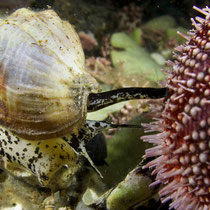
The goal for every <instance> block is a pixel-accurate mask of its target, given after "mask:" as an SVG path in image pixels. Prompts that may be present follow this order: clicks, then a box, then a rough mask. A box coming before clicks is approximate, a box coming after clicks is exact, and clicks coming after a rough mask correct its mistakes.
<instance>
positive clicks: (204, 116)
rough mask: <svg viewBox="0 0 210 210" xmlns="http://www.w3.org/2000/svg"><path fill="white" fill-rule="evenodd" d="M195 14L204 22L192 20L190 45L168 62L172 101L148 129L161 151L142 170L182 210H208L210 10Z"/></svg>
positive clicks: (155, 151)
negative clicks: (150, 171) (149, 170)
mask: <svg viewBox="0 0 210 210" xmlns="http://www.w3.org/2000/svg"><path fill="white" fill-rule="evenodd" d="M194 9H196V10H197V11H199V12H200V13H202V14H203V15H205V19H204V18H200V17H196V18H195V19H196V21H197V22H196V21H195V20H194V19H192V24H193V26H194V29H193V30H191V31H190V32H189V33H188V35H189V37H188V36H185V35H182V34H180V35H181V36H183V37H185V38H186V39H187V42H186V44H185V45H181V46H179V47H177V48H176V51H177V52H176V53H175V55H174V56H175V59H176V60H175V62H171V61H169V62H168V64H169V66H170V67H171V68H172V71H171V72H170V73H169V75H168V84H167V86H168V88H169V96H168V97H166V98H165V104H164V107H163V111H162V113H159V121H156V122H153V123H151V124H147V125H144V126H146V128H147V129H149V130H151V131H160V133H159V134H155V135H148V136H144V137H143V140H144V141H146V142H150V143H153V144H156V145H157V146H155V147H153V148H151V149H148V150H146V155H145V157H146V158H148V157H154V156H158V157H157V158H156V159H154V160H153V161H151V162H149V163H148V164H147V165H145V166H144V167H145V168H154V169H153V174H156V181H155V182H154V183H153V184H152V185H156V184H159V183H162V184H163V188H162V189H161V190H160V191H159V195H160V197H161V198H162V202H166V201H168V200H172V203H171V204H170V208H171V209H172V208H174V209H178V210H183V209H185V210H186V209H188V210H190V209H197V210H207V209H210V154H209V153H210V59H209V55H210V9H209V8H208V7H206V8H204V9H202V10H201V9H199V8H197V7H194Z"/></svg>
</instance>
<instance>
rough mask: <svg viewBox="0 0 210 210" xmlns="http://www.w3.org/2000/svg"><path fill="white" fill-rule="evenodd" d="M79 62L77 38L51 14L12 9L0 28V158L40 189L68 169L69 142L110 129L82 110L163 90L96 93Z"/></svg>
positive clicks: (71, 155) (72, 161)
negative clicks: (63, 168) (35, 179)
mask: <svg viewBox="0 0 210 210" xmlns="http://www.w3.org/2000/svg"><path fill="white" fill-rule="evenodd" d="M84 62H85V58H84V53H83V50H82V47H81V44H80V41H79V38H78V35H77V33H76V32H75V30H74V29H73V27H72V26H71V25H70V24H69V23H68V22H66V21H62V20H61V19H60V18H59V17H58V15H57V14H56V13H55V12H54V11H53V10H46V11H41V12H33V11H31V10H29V9H19V10H17V11H15V12H14V13H13V14H11V15H10V16H9V17H7V18H6V19H4V20H1V21H0V125H1V126H0V140H1V141H0V154H1V155H2V157H3V160H4V162H5V165H6V167H7V168H8V169H9V168H10V169H11V166H14V165H15V166H16V165H17V166H19V167H22V168H24V169H26V170H28V171H30V172H31V173H33V174H35V175H36V176H37V177H38V179H39V181H40V183H41V184H42V185H43V186H46V185H47V184H48V182H49V180H50V178H51V177H52V175H53V174H54V173H55V172H56V171H57V170H58V169H59V168H60V167H61V166H63V165H65V164H66V165H69V166H71V167H72V170H74V166H75V162H76V154H75V152H74V150H73V149H72V147H71V146H70V144H71V143H72V141H80V142H81V140H84V139H85V140H89V139H91V138H92V137H93V136H94V135H95V134H96V133H97V132H98V131H99V130H101V129H102V128H104V127H108V126H114V125H109V124H108V123H105V122H94V121H87V120H86V113H87V111H93V110H97V109H100V108H103V107H105V106H108V105H110V104H113V103H117V102H119V101H123V100H130V99H144V98H161V97H164V96H165V95H166V94H167V89H166V88H158V89H154V88H126V89H119V90H114V91H109V92H104V93H98V85H97V82H96V81H95V79H94V78H92V77H91V76H90V75H89V74H88V73H87V72H86V71H85V67H84ZM72 173H73V171H72Z"/></svg>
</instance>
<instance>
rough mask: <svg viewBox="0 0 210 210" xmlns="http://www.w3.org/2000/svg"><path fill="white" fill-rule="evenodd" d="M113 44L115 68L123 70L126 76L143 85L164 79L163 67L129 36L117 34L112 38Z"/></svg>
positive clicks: (112, 54)
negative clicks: (132, 77)
mask: <svg viewBox="0 0 210 210" xmlns="http://www.w3.org/2000/svg"><path fill="white" fill-rule="evenodd" d="M111 44H112V46H113V47H115V49H114V50H112V51H111V59H112V63H113V65H114V67H115V68H121V69H122V70H123V73H124V74H125V75H131V74H132V75H134V76H136V77H137V79H138V80H139V83H140V84H141V85H145V84H148V82H150V84H148V85H150V86H151V83H156V82H157V81H160V80H163V79H164V74H163V73H162V72H161V70H160V69H161V67H160V65H158V64H157V63H156V62H155V61H154V60H153V59H152V58H151V56H150V54H149V53H148V52H147V51H146V50H145V49H144V48H143V47H140V46H139V45H138V44H137V43H136V42H135V41H134V40H133V39H132V38H131V37H130V36H129V35H127V34H125V33H115V34H113V35H112V37H111Z"/></svg>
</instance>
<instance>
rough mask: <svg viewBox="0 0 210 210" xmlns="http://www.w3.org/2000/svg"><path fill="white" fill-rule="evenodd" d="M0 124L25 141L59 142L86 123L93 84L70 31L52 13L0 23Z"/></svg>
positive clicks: (26, 13)
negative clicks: (53, 140)
mask: <svg viewBox="0 0 210 210" xmlns="http://www.w3.org/2000/svg"><path fill="white" fill-rule="evenodd" d="M0 48H1V50H0V123H1V124H2V125H4V126H5V127H7V128H9V129H10V130H11V131H13V132H14V133H15V134H17V135H19V136H21V137H24V138H27V139H46V138H51V137H56V136H62V135H64V134H66V133H67V132H69V131H70V130H72V129H75V128H78V127H80V124H83V123H84V120H85V118H86V104H87V97H88V94H89V93H90V92H91V91H93V90H96V89H97V84H96V82H95V80H94V79H93V78H91V77H90V75H89V74H87V73H86V72H85V68H84V53H83V50H82V47H81V44H80V41H79V38H78V35H77V33H76V32H75V31H74V29H73V27H72V26H71V25H70V24H69V23H68V22H65V21H62V20H61V19H60V18H59V17H58V15H57V14H56V13H55V12H54V11H52V10H46V11H42V12H38V13H35V12H33V11H31V10H28V9H19V10H17V11H15V12H14V13H13V14H11V15H10V16H9V17H7V19H5V20H3V21H1V22H0Z"/></svg>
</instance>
